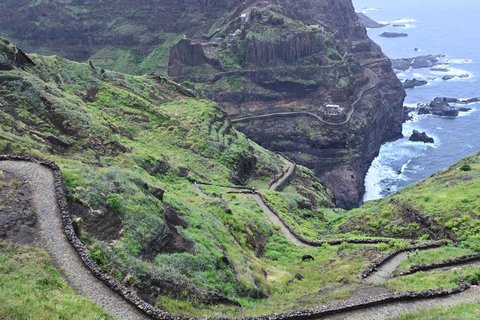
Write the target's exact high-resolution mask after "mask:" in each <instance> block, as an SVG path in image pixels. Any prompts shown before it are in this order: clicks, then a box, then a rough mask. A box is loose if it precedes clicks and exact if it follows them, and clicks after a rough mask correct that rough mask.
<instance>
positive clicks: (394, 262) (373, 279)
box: [364, 252, 407, 284]
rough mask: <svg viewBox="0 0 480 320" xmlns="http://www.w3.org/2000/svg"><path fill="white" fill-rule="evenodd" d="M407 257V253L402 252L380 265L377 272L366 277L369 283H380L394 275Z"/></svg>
mask: <svg viewBox="0 0 480 320" xmlns="http://www.w3.org/2000/svg"><path fill="white" fill-rule="evenodd" d="M406 259H407V253H406V252H401V253H399V254H397V255H395V256H394V257H393V258H391V259H390V260H388V261H387V262H386V263H385V264H383V265H382V266H380V267H379V268H378V269H377V270H376V271H375V272H373V273H372V274H371V275H370V276H368V277H366V278H365V279H364V281H365V282H367V283H372V284H378V283H381V282H384V281H385V280H387V279H388V278H390V277H391V276H392V274H393V273H394V272H395V270H397V269H398V267H399V266H400V264H401V263H402V261H403V260H406Z"/></svg>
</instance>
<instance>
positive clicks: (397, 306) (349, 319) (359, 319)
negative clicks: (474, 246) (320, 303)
mask: <svg viewBox="0 0 480 320" xmlns="http://www.w3.org/2000/svg"><path fill="white" fill-rule="evenodd" d="M461 303H480V288H479V287H478V286H473V287H472V288H470V289H468V290H466V291H464V292H461V293H457V294H453V295H449V296H445V297H439V298H428V299H419V300H414V301H402V302H390V303H387V304H381V305H377V306H371V307H367V308H364V309H358V310H353V311H347V312H341V313H338V314H336V315H331V316H323V317H317V318H314V317H313V318H310V319H328V320H384V319H392V318H396V317H399V316H401V315H404V314H406V313H409V312H416V311H422V310H428V309H432V308H438V307H442V308H445V307H454V306H456V305H458V304H461Z"/></svg>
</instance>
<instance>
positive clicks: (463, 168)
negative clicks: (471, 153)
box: [460, 163, 472, 171]
mask: <svg viewBox="0 0 480 320" xmlns="http://www.w3.org/2000/svg"><path fill="white" fill-rule="evenodd" d="M460 170H461V171H471V170H472V166H471V165H469V164H466V163H465V164H463V165H462V166H461V167H460Z"/></svg>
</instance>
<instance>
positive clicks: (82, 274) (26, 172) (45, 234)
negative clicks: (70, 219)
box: [0, 161, 151, 320]
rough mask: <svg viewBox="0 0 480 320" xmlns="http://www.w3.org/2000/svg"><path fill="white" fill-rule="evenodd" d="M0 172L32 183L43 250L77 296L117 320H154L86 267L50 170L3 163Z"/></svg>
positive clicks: (22, 163) (33, 165)
mask: <svg viewBox="0 0 480 320" xmlns="http://www.w3.org/2000/svg"><path fill="white" fill-rule="evenodd" d="M0 170H4V171H7V172H10V173H12V174H14V175H16V176H18V177H19V178H21V179H24V180H26V181H28V182H30V184H31V187H32V193H33V194H32V199H33V205H34V209H35V211H36V214H37V216H38V222H39V224H40V235H41V238H42V244H43V247H44V248H45V249H46V250H47V251H48V252H49V254H50V255H51V256H52V258H53V261H54V263H55V265H56V267H57V268H58V269H59V270H60V271H61V273H62V274H63V276H64V277H65V279H66V280H67V282H68V283H69V284H70V285H71V286H72V287H73V288H74V289H75V290H76V291H77V292H78V293H80V294H81V295H83V296H85V297H87V298H88V299H90V300H91V301H93V302H95V303H98V304H99V305H100V306H102V307H103V308H105V309H106V310H107V311H108V312H109V313H110V314H111V315H112V316H113V317H115V318H117V319H121V320H130V319H131V320H143V319H145V320H147V319H151V318H150V317H148V316H146V315H145V314H143V313H142V312H141V311H140V310H138V309H137V308H136V307H134V306H132V305H130V304H129V303H128V302H126V301H125V300H123V298H122V297H120V296H119V295H118V294H117V293H116V292H114V291H112V290H111V289H110V288H109V287H107V286H106V285H105V284H104V283H103V282H102V281H100V280H98V279H97V278H96V277H95V276H94V275H93V274H91V273H90V270H89V269H88V268H87V267H86V266H85V265H84V264H83V262H82V260H81V259H80V257H79V256H78V253H77V252H76V251H75V250H74V248H73V247H72V245H71V244H70V242H69V241H68V239H67V238H66V236H65V235H64V233H63V222H62V219H61V215H60V212H59V208H58V205H57V199H56V196H55V192H54V190H55V186H54V180H53V174H52V172H51V171H50V170H49V169H47V168H45V167H43V166H41V165H38V164H35V163H31V162H24V161H0Z"/></svg>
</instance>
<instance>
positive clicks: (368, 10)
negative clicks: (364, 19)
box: [360, 8, 380, 13]
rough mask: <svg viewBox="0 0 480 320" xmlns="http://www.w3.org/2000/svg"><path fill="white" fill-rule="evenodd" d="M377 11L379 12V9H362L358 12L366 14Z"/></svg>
mask: <svg viewBox="0 0 480 320" xmlns="http://www.w3.org/2000/svg"><path fill="white" fill-rule="evenodd" d="M379 10H380V8H363V9H362V10H360V12H362V13H367V12H371V11H379Z"/></svg>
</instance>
